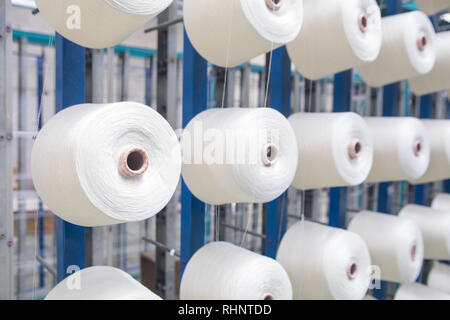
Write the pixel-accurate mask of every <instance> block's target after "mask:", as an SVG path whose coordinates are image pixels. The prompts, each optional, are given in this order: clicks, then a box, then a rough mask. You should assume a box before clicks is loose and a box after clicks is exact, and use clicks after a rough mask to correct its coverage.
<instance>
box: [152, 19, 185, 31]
mask: <svg viewBox="0 0 450 320" xmlns="http://www.w3.org/2000/svg"><path fill="white" fill-rule="evenodd" d="M181 22H183V17H180V18H177V19H174V20H170V21H167V22H164V23H161V24H159V25H157V26H155V27H151V28H148V29H145V30H144V33H149V32H152V31H156V30H160V29H164V28H167V27H169V26H171V25H174V24H177V23H181Z"/></svg>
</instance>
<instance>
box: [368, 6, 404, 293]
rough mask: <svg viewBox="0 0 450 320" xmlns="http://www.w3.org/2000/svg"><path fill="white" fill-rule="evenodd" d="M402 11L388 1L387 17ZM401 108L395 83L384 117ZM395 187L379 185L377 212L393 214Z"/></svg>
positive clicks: (388, 89)
mask: <svg viewBox="0 0 450 320" xmlns="http://www.w3.org/2000/svg"><path fill="white" fill-rule="evenodd" d="M401 10H402V1H401V0H387V8H386V14H385V15H386V16H392V15H395V14H398V13H400V12H401ZM399 106H400V83H393V84H390V85H387V86H384V87H383V107H382V115H383V117H396V116H398V115H399ZM393 187H394V185H393V184H392V183H391V182H384V183H380V184H379V185H378V201H377V211H379V212H383V213H392V210H393V203H394V199H393V198H394V197H393V193H394V192H393V191H394V188H393ZM387 291H388V283H386V282H385V281H382V282H381V288H380V289H379V290H374V292H373V295H374V296H375V298H377V299H380V300H382V299H384V298H386V296H387Z"/></svg>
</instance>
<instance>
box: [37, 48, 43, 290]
mask: <svg viewBox="0 0 450 320" xmlns="http://www.w3.org/2000/svg"><path fill="white" fill-rule="evenodd" d="M44 61H45V57H44V55H42V56H39V57H38V58H37V106H38V108H37V113H38V121H37V122H38V130H40V129H41V128H42V113H41V112H40V108H41V104H42V94H43V91H44ZM44 218H45V213H44V204H43V203H42V200H41V199H40V198H39V208H38V237H39V238H38V241H39V255H40V256H41V257H44V256H45V225H44V222H45V221H44ZM44 286H45V274H44V267H43V266H39V287H40V288H43V287H44Z"/></svg>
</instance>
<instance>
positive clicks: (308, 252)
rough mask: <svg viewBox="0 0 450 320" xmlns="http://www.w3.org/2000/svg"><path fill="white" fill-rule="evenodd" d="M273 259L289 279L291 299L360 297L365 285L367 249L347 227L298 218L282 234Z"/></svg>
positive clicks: (344, 298) (368, 263) (367, 269)
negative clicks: (282, 268) (299, 220)
mask: <svg viewBox="0 0 450 320" xmlns="http://www.w3.org/2000/svg"><path fill="white" fill-rule="evenodd" d="M277 261H278V262H280V263H281V265H282V266H283V267H284V269H285V270H286V271H287V273H288V275H289V278H290V279H291V283H292V288H293V291H294V299H298V300H305V299H314V300H317V299H320V300H333V299H335V300H362V299H363V298H364V296H365V295H366V292H367V290H368V288H369V284H370V277H371V270H370V266H371V262H370V254H369V249H368V248H367V246H366V244H365V243H364V241H363V240H362V239H361V237H360V236H358V235H357V234H355V233H353V232H349V231H347V230H342V229H336V228H332V227H328V226H324V225H320V224H317V223H313V222H308V221H301V222H298V223H296V224H295V225H293V226H292V227H291V228H290V229H289V230H288V231H287V232H286V234H285V235H284V237H283V239H282V241H281V244H280V247H279V248H278V254H277Z"/></svg>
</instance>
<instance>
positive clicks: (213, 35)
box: [184, 0, 303, 67]
mask: <svg viewBox="0 0 450 320" xmlns="http://www.w3.org/2000/svg"><path fill="white" fill-rule="evenodd" d="M302 23H303V1H299V0H256V1H255V0H251V1H248V0H226V1H223V0H184V25H185V27H186V32H187V34H188V36H189V39H190V41H191V42H192V44H193V46H194V47H195V49H196V50H197V51H198V52H199V53H200V54H201V55H202V56H203V57H204V58H205V59H206V60H208V61H210V62H211V63H213V64H215V65H218V66H221V67H236V66H238V65H240V64H242V63H244V62H246V61H248V60H250V59H252V58H254V57H256V56H259V55H260V54H263V53H266V52H269V51H271V50H273V49H276V48H278V47H280V46H281V45H284V44H286V43H288V42H290V41H292V40H294V39H295V38H296V37H297V35H298V34H299V32H300V29H301V27H302Z"/></svg>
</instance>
